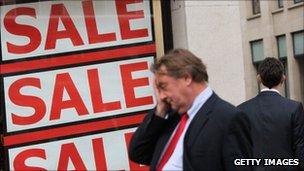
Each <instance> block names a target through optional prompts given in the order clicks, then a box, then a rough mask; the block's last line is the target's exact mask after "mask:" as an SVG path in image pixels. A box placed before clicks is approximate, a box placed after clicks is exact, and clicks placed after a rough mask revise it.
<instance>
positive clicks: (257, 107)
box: [238, 91, 304, 171]
mask: <svg viewBox="0 0 304 171" xmlns="http://www.w3.org/2000/svg"><path fill="white" fill-rule="evenodd" d="M238 107H239V108H240V109H241V110H243V111H244V112H245V113H246V114H247V115H248V118H249V119H250V122H251V136H252V139H253V158H266V159H274V158H276V159H279V158H280V159H300V160H301V163H302V166H301V167H302V170H304V168H303V164H304V163H303V158H304V112H303V106H302V104H301V103H299V102H296V101H293V100H290V99H287V98H284V97H282V96H281V95H280V94H279V93H276V92H272V91H264V92H261V93H260V94H258V95H257V96H256V97H255V98H253V99H251V100H248V101H247V102H244V103H243V104H241V105H239V106H238ZM255 170H273V171H278V170H282V171H283V170H284V171H288V170H300V168H297V167H288V166H277V167H276V166H263V165H260V166H259V167H256V168H255Z"/></svg>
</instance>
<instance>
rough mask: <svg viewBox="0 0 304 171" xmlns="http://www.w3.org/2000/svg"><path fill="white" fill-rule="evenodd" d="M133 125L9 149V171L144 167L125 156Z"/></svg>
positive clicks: (142, 168)
mask: <svg viewBox="0 0 304 171" xmlns="http://www.w3.org/2000/svg"><path fill="white" fill-rule="evenodd" d="M134 131H135V129H134V128H132V129H124V130H119V131H113V132H111V133H99V134H94V135H88V136H83V137H77V138H71V139H65V140H61V141H54V142H48V143H42V144H37V145H30V146H24V147H20V148H14V149H11V150H9V156H10V158H9V160H10V161H11V162H10V164H9V170H147V169H148V167H147V166H144V165H139V164H136V163H133V162H132V161H130V160H129V159H128V154H127V148H128V144H129V142H130V137H131V136H132V134H133V132H134Z"/></svg>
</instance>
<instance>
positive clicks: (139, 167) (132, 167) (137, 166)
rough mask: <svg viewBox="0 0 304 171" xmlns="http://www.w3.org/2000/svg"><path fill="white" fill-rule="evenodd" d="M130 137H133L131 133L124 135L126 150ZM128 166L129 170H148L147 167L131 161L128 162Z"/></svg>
mask: <svg viewBox="0 0 304 171" xmlns="http://www.w3.org/2000/svg"><path fill="white" fill-rule="evenodd" d="M132 135H133V132H129V133H126V134H125V140H126V145H127V149H129V144H130V141H131V138H132ZM129 165H130V170H149V166H146V165H142V164H137V163H135V162H133V161H131V160H129Z"/></svg>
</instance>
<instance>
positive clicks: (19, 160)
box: [14, 149, 46, 171]
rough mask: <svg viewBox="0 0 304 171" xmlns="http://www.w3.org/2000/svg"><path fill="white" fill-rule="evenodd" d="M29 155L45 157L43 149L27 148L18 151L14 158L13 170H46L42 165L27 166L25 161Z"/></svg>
mask: <svg viewBox="0 0 304 171" xmlns="http://www.w3.org/2000/svg"><path fill="white" fill-rule="evenodd" d="M31 157H35V158H36V157H39V158H42V159H46V156H45V151H44V150H43V149H29V150H25V151H22V152H21V153H19V154H18V155H17V156H16V157H15V159H14V170H39V171H41V170H46V169H44V168H42V167H33V166H27V165H26V164H25V161H26V160H27V159H28V158H31Z"/></svg>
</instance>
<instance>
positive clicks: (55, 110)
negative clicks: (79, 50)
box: [3, 56, 155, 132]
mask: <svg viewBox="0 0 304 171" xmlns="http://www.w3.org/2000/svg"><path fill="white" fill-rule="evenodd" d="M153 59H154V58H153V56H148V57H142V58H137V59H129V60H123V61H116V62H108V63H101V64H95V65H88V66H79V67H74V68H66V69H58V70H52V71H45V72H38V73H31V74H24V75H18V76H9V77H4V81H3V82H4V96H5V99H6V101H5V108H6V110H5V112H6V125H7V132H15V131H21V130H27V129H31V128H39V127H45V126H51V125H58V124H66V123H72V122H76V121H84V120H91V119H96V118H102V117H107V116H114V115H120V114H125V113H132V112H138V111H143V110H147V109H151V108H153V107H154V106H155V99H154V96H153V86H152V85H153V83H152V81H153V80H152V72H151V71H150V70H149V66H150V65H151V64H152V63H153Z"/></svg>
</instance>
